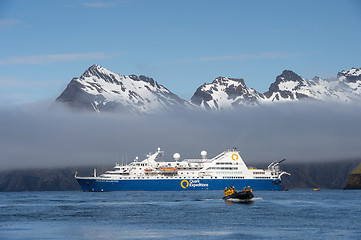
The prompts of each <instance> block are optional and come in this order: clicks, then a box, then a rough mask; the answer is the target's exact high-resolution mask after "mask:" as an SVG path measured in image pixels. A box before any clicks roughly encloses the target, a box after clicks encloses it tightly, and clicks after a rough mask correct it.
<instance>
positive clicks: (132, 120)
mask: <svg viewBox="0 0 361 240" xmlns="http://www.w3.org/2000/svg"><path fill="white" fill-rule="evenodd" d="M360 110H361V105H359V104H331V103H330V104H327V103H317V102H313V103H300V102H298V103H287V104H280V103H278V104H271V105H267V106H257V107H241V108H239V109H236V110H233V111H223V112H195V111H183V112H182V111H181V112H179V111H178V112H170V113H163V114H157V115H138V116H135V115H124V114H120V113H112V114H110V113H85V112H83V113H74V112H71V111H67V110H65V109H56V110H50V111H49V110H48V107H44V105H42V104H39V105H36V104H35V105H31V106H22V107H18V108H12V109H9V108H7V109H5V108H2V109H0V132H1V134H0V161H1V166H2V169H11V168H38V167H44V168H49V167H66V166H79V165H84V166H86V165H104V164H114V163H115V162H118V163H121V162H126V161H128V162H129V161H132V160H133V159H134V157H135V156H139V158H140V159H144V158H145V155H146V154H147V153H149V152H154V151H155V150H156V149H157V148H158V147H161V148H162V149H163V150H165V156H164V160H171V159H172V156H173V154H174V153H175V152H179V153H180V154H181V159H183V158H195V157H200V152H201V151H202V150H206V151H207V152H208V157H214V156H215V155H217V154H219V153H220V152H222V151H224V150H226V149H227V148H232V147H237V148H238V149H239V151H240V153H241V156H242V157H243V159H244V160H245V162H246V163H247V164H248V165H249V164H252V163H256V162H257V163H259V162H262V163H269V162H271V161H275V160H280V159H283V158H286V159H287V161H288V162H299V161H330V160H348V159H353V158H360V157H361V129H360V123H361V111H360Z"/></svg>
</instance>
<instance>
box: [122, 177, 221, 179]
mask: <svg viewBox="0 0 361 240" xmlns="http://www.w3.org/2000/svg"><path fill="white" fill-rule="evenodd" d="M177 178H180V179H183V178H189V179H191V178H192V179H198V178H202V179H204V177H157V179H177ZM214 178H217V177H214ZM119 179H155V178H149V177H146V178H145V177H133V178H132V177H128V178H127V177H125V178H121V177H120V178H119ZM211 179H213V177H211Z"/></svg>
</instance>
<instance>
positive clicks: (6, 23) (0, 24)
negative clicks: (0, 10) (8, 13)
mask: <svg viewBox="0 0 361 240" xmlns="http://www.w3.org/2000/svg"><path fill="white" fill-rule="evenodd" d="M19 22H20V21H19V20H17V19H1V20H0V29H5V28H10V27H12V26H13V25H15V24H17V23H19Z"/></svg>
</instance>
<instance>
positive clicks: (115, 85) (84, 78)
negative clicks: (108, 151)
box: [56, 65, 190, 113]
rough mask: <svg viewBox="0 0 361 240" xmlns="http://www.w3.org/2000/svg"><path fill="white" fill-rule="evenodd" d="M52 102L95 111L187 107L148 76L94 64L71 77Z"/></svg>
mask: <svg viewBox="0 0 361 240" xmlns="http://www.w3.org/2000/svg"><path fill="white" fill-rule="evenodd" d="M56 101H57V102H62V103H65V104H67V105H69V106H71V107H73V108H78V109H86V110H91V111H97V112H103V111H108V112H109V111H122V112H131V113H153V112H158V111H164V110H171V109H177V108H181V109H183V108H187V107H189V106H190V103H188V102H187V101H185V100H183V99H181V98H179V97H178V96H177V95H175V94H173V93H172V92H171V91H169V90H168V89H167V88H165V87H164V86H162V85H160V84H158V83H157V82H156V81H154V80H153V79H152V78H148V77H145V76H135V75H130V76H124V75H119V74H116V73H113V72H111V71H109V70H107V69H105V68H103V67H101V66H98V65H93V66H91V67H90V68H89V69H88V70H86V71H85V72H84V73H83V74H82V75H81V76H80V77H79V78H73V79H72V80H71V82H70V83H69V84H68V86H67V87H66V89H65V90H64V92H63V93H62V94H61V95H60V96H59V97H58V98H57V99H56Z"/></svg>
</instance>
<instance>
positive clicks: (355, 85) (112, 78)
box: [56, 65, 361, 113]
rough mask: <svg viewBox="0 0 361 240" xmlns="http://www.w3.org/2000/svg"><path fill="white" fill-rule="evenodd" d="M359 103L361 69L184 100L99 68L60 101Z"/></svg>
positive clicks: (142, 109)
mask: <svg viewBox="0 0 361 240" xmlns="http://www.w3.org/2000/svg"><path fill="white" fill-rule="evenodd" d="M304 100H308V101H328V102H329V101H334V102H343V103H347V102H357V101H360V100H361V68H352V69H351V70H348V71H345V70H344V71H341V72H339V73H338V75H337V78H333V79H322V78H319V77H314V78H312V79H310V80H307V79H305V78H302V77H301V76H299V75H297V74H296V73H294V72H293V71H290V70H285V71H283V72H282V74H280V75H279V76H277V77H276V80H275V81H274V82H273V83H272V84H271V85H270V87H269V90H268V91H267V92H265V93H263V94H262V93H259V92H257V91H256V90H254V89H252V88H248V87H247V86H246V84H245V83H244V80H243V79H241V78H240V79H236V78H227V77H218V78H216V79H215V80H214V81H213V82H212V83H206V84H203V85H202V86H200V87H199V88H198V89H197V90H196V91H195V93H194V95H193V96H192V98H191V100H190V101H186V100H183V99H181V98H179V97H178V96H177V95H175V94H174V93H172V92H171V91H169V90H168V89H167V88H165V87H164V86H162V85H160V84H158V83H157V82H156V81H154V80H153V79H152V78H149V77H145V76H135V75H129V76H125V75H120V74H116V73H113V72H111V71H109V70H107V69H105V68H103V67H100V66H98V65H93V66H91V67H90V68H89V69H88V70H86V71H85V72H84V74H82V75H81V76H80V77H79V78H73V79H72V80H71V82H70V83H69V84H68V86H67V88H66V89H65V90H64V92H63V93H62V94H61V95H60V96H59V97H58V98H57V100H56V101H57V102H61V103H65V104H67V105H69V106H71V107H73V108H77V109H85V110H90V111H98V112H102V111H122V112H131V113H157V112H161V111H169V110H175V109H192V110H197V109H204V110H226V109H233V108H236V107H237V106H255V105H261V104H270V103H277V102H290V101H293V102H295V101H296V102H297V101H304Z"/></svg>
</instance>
